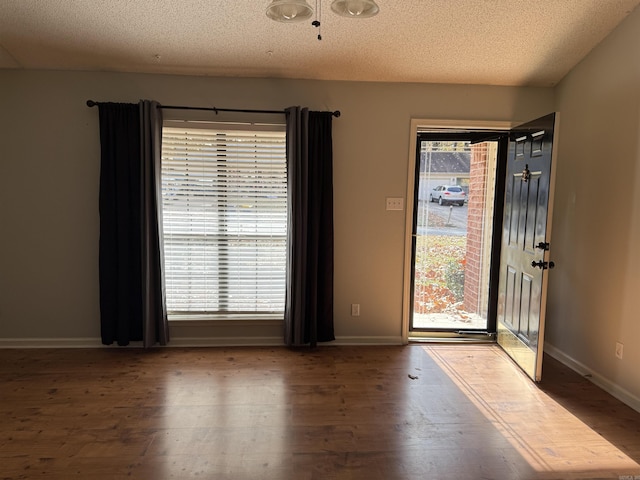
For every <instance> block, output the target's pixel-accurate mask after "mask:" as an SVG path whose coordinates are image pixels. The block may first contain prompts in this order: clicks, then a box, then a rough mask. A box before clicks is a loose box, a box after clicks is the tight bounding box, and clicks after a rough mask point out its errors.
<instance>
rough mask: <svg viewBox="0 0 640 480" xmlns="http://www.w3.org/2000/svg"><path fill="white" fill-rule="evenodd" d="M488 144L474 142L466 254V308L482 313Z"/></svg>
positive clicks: (471, 311) (467, 310)
mask: <svg viewBox="0 0 640 480" xmlns="http://www.w3.org/2000/svg"><path fill="white" fill-rule="evenodd" d="M487 153H488V152H487V146H486V144H484V143H480V144H477V145H472V146H471V172H470V174H469V201H468V206H467V255H466V258H465V275H464V310H465V311H466V312H469V313H478V314H479V313H481V311H482V310H483V309H482V308H481V307H480V296H481V292H480V275H481V272H482V235H483V221H484V206H485V191H486V184H487Z"/></svg>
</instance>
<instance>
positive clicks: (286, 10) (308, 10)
mask: <svg viewBox="0 0 640 480" xmlns="http://www.w3.org/2000/svg"><path fill="white" fill-rule="evenodd" d="M316 10H319V4H318V1H317V0H316ZM331 10H333V11H334V13H337V14H338V15H340V16H342V17H347V18H369V17H373V16H374V15H376V14H377V13H378V12H379V11H380V8H379V7H378V5H377V4H376V2H375V1H374V0H333V2H332V3H331ZM316 14H317V15H319V12H316ZM312 15H313V8H312V7H311V5H309V4H308V3H307V1H306V0H271V3H270V4H269V6H268V7H267V17H269V18H270V19H272V20H275V21H277V22H285V23H293V22H300V21H303V20H307V19H309V18H311V16H312ZM316 21H317V20H316Z"/></svg>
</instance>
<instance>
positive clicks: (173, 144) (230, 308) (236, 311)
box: [162, 122, 287, 320]
mask: <svg viewBox="0 0 640 480" xmlns="http://www.w3.org/2000/svg"><path fill="white" fill-rule="evenodd" d="M185 125H186V127H185ZM162 137H163V138H162V208H163V213H162V215H163V230H164V231H163V239H164V255H165V257H164V258H165V282H166V292H167V310H168V313H169V319H170V320H179V319H190V318H197V316H204V317H205V318H213V319H215V318H237V317H239V318H244V317H245V316H246V317H247V318H282V317H283V312H284V296H285V272H286V237H287V228H286V225H287V174H286V173H287V172H286V145H285V131H284V126H279V125H277V126H273V125H269V126H266V127H261V126H254V125H252V126H242V125H240V126H239V125H232V126H230V127H229V128H227V126H225V125H219V124H211V123H200V124H199V123H185V122H165V125H164V128H163V134H162Z"/></svg>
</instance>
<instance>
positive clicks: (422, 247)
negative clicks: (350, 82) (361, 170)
mask: <svg viewBox="0 0 640 480" xmlns="http://www.w3.org/2000/svg"><path fill="white" fill-rule="evenodd" d="M480 136H486V133H483V134H480V135H479V134H478V133H477V132H474V133H472V132H455V133H452V132H446V133H445V132H431V133H418V135H417V148H416V157H415V176H414V179H413V180H414V181H413V185H414V197H413V219H412V222H413V226H412V254H411V279H410V281H411V293H410V303H409V335H410V336H412V337H419V336H431V335H435V334H448V335H450V336H458V335H466V334H487V333H488V332H493V331H495V325H490V324H489V319H490V315H489V306H490V301H489V295H490V284H491V262H492V244H493V235H494V217H495V212H494V209H495V203H496V202H495V185H496V167H497V158H498V155H497V153H498V142H497V141H495V140H493V141H482V142H479V141H477V139H478V138H479V137H480Z"/></svg>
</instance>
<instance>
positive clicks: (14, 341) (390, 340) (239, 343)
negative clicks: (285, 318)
mask: <svg viewBox="0 0 640 480" xmlns="http://www.w3.org/2000/svg"><path fill="white" fill-rule="evenodd" d="M331 345H338V346H347V345H403V341H402V337H400V336H398V337H353V336H352V337H337V338H336V339H335V340H334V341H333V342H326V343H325V342H322V343H320V346H321V347H322V346H331ZM141 346H142V343H141V342H131V344H130V345H129V347H134V348H135V347H141ZM168 346H169V347H258V346H265V347H281V346H284V341H283V339H282V337H175V336H174V337H173V338H172V339H171V342H170V343H169V345H168ZM0 348H117V346H111V345H102V342H101V340H100V338H97V337H96V338H0Z"/></svg>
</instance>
